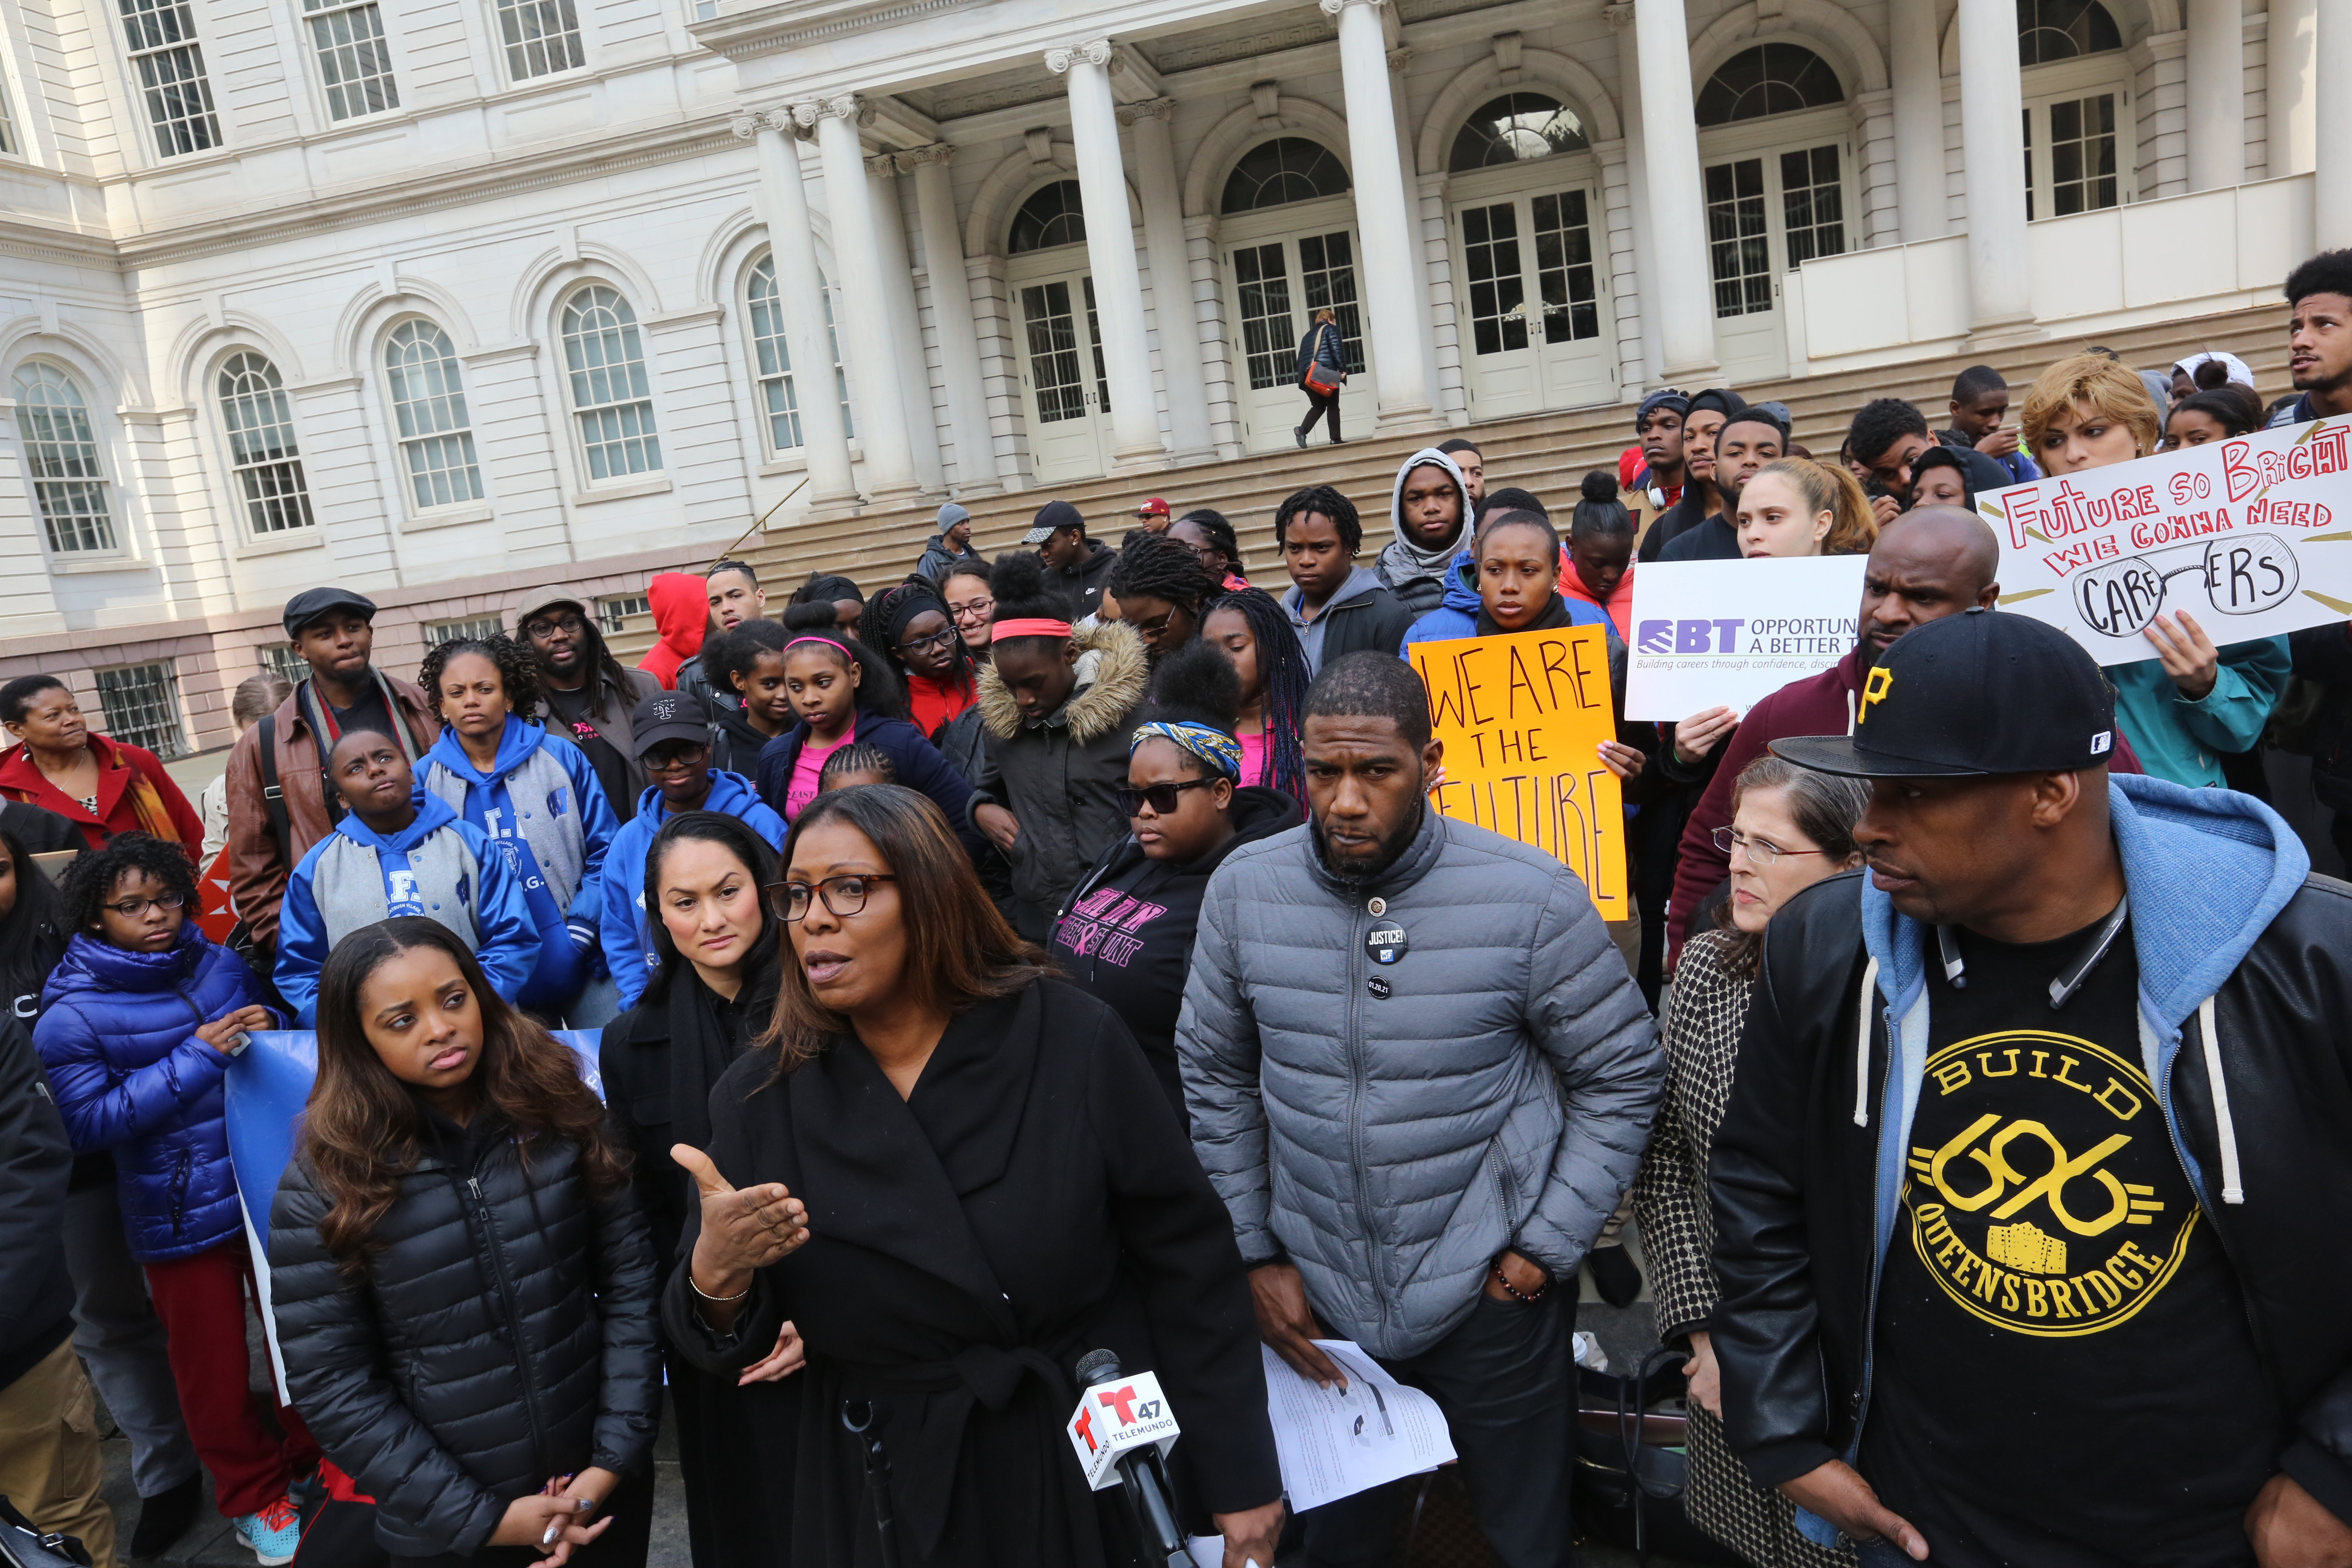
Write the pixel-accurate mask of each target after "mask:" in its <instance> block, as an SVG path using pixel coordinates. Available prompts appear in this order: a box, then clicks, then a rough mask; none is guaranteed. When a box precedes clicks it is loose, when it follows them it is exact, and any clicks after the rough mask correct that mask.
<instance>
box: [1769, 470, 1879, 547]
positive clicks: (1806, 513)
mask: <svg viewBox="0 0 2352 1568" xmlns="http://www.w3.org/2000/svg"><path fill="white" fill-rule="evenodd" d="M1738 521H1739V553H1740V554H1741V555H1742V556H1743V557H1744V558H1746V559H1748V560H1750V561H1753V560H1756V559H1758V558H1759V557H1760V556H1768V555H1776V556H1788V555H1867V554H1868V553H1869V552H1870V546H1871V544H1872V542H1874V541H1875V540H1876V539H1877V538H1878V522H1877V520H1876V519H1875V518H1874V517H1873V516H1872V515H1871V510H1870V502H1869V501H1868V500H1865V499H1864V496H1863V493H1862V486H1861V485H1860V484H1858V483H1856V482H1855V480H1854V477H1853V475H1852V474H1850V473H1848V472H1847V471H1846V470H1845V469H1843V468H1839V467H1836V466H1834V465H1832V464H1829V463H1817V462H1815V461H1813V459H1812V458H1780V459H1779V460H1777V461H1775V462H1770V463H1767V464H1765V465H1764V466H1763V467H1762V468H1759V469H1757V470H1756V477H1755V478H1753V479H1749V480H1748V482H1747V483H1746V484H1744V485H1742V486H1740V487H1739V516H1738Z"/></svg>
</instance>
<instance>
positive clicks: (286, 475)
mask: <svg viewBox="0 0 2352 1568" xmlns="http://www.w3.org/2000/svg"><path fill="white" fill-rule="evenodd" d="M232 376H236V377H246V376H252V377H255V378H257V379H258V380H259V381H260V383H261V384H260V385H259V386H258V387H249V386H240V387H238V388H236V389H235V390H232V389H231V388H230V386H229V385H228V382H229V381H230V379H231V377H232ZM208 388H209V390H210V391H211V393H212V398H213V408H214V411H215V414H216V415H217V416H218V417H219V419H220V423H221V440H222V453H223V456H224V457H226V459H227V466H228V475H229V501H230V505H231V507H232V508H233V509H234V510H235V512H236V518H237V527H238V528H239V530H240V531H242V532H243V534H244V536H245V538H246V540H247V542H249V543H264V542H271V541H275V540H280V539H292V538H303V537H309V536H311V535H310V531H311V530H313V529H315V528H317V527H318V521H319V520H318V517H317V514H316V513H315V512H313V511H312V510H311V504H310V471H309V469H308V468H305V467H304V465H303V461H302V439H301V432H300V430H299V429H298V428H297V427H296V426H295V423H294V399H293V397H292V395H289V393H288V392H287V390H286V380H285V377H284V376H283V375H281V374H279V372H278V364H277V362H276V361H274V360H272V359H271V358H270V357H269V356H268V354H266V353H263V352H262V351H261V350H259V349H257V348H239V349H236V350H233V351H231V352H230V353H226V354H224V355H223V356H221V359H220V362H219V363H217V364H215V366H214V367H213V372H212V375H211V378H210V381H209V383H208ZM264 400H267V403H268V406H263V401H264ZM232 401H235V402H236V405H238V409H239V412H236V413H232V412H231V407H230V405H231V403H232ZM262 420H266V421H267V422H268V425H269V426H275V427H276V429H277V430H278V432H280V433H281V436H280V439H281V440H282V442H283V445H282V446H280V447H275V448H267V447H266V448H263V449H262V451H261V453H260V455H259V456H257V457H251V458H248V457H247V456H245V455H244V453H243V451H242V449H241V447H242V441H241V438H242V437H245V436H246V435H247V434H248V433H253V432H259V431H261V430H262V429H263V428H264V426H263V424H262V423H260V422H259V421H262ZM272 470H276V472H275V473H274V474H273V472H272ZM289 480H290V483H289ZM272 486H276V487H278V489H276V490H275V492H274V493H272V490H271V487H272ZM273 513H275V514H278V518H279V521H276V522H274V523H273V522H270V521H268V517H269V515H270V514H273ZM289 514H290V519H289Z"/></svg>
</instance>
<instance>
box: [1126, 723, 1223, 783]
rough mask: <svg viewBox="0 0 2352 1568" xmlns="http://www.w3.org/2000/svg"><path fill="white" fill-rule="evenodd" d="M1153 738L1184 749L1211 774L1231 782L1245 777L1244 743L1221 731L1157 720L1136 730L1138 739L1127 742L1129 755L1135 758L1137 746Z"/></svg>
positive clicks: (1203, 725) (1139, 726)
mask: <svg viewBox="0 0 2352 1568" xmlns="http://www.w3.org/2000/svg"><path fill="white" fill-rule="evenodd" d="M1154 737H1157V738H1158V739H1160V740H1162V741H1171V742H1175V743H1176V744H1177V745H1179V746H1181V747H1183V748H1184V749H1185V750H1186V751H1188V752H1192V754H1193V755H1194V756H1196V757H1198V758H1200V759H1201V760H1202V762H1204V763H1208V764H1209V771H1210V772H1212V773H1218V774H1221V775H1223V777H1225V778H1229V779H1238V778H1240V777H1241V776H1242V747H1241V742H1238V741H1236V740H1234V738H1233V737H1232V736H1231V735H1228V734H1226V733H1225V732H1224V731H1222V730H1212V729H1211V728H1209V726H1207V725H1206V724H1191V723H1179V724H1166V723H1161V722H1160V721H1157V720H1154V721H1152V722H1150V723H1149V724H1138V725H1137V726H1136V727H1135V738H1134V739H1133V740H1131V741H1129V742H1128V743H1127V753H1128V755H1129V756H1133V755H1134V754H1135V748H1136V747H1138V746H1139V745H1141V744H1143V742H1146V741H1149V740H1151V739H1153V738H1154Z"/></svg>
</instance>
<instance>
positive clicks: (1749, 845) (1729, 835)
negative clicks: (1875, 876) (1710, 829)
mask: <svg viewBox="0 0 2352 1568" xmlns="http://www.w3.org/2000/svg"><path fill="white" fill-rule="evenodd" d="M1712 837H1714V839H1715V847H1717V849H1720V850H1722V851H1723V852H1724V853H1725V854H1726V855H1728V854H1730V853H1731V852H1732V851H1734V850H1735V849H1744V850H1746V851H1747V852H1748V864H1749V865H1751V866H1759V867H1762V866H1769V865H1772V864H1774V863H1776V862H1777V861H1779V859H1780V857H1781V856H1783V855H1826V854H1828V853H1829V851H1828V850H1826V849H1783V848H1781V847H1780V846H1779V845H1778V844H1775V843H1773V842H1772V841H1771V840H1770V839H1769V838H1759V837H1755V836H1754V835H1752V834H1746V833H1742V832H1740V831H1739V830H1738V828H1736V827H1718V828H1717V829H1716V830H1715V832H1714V834H1713V835H1712Z"/></svg>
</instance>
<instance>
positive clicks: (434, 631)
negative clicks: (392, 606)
mask: <svg viewBox="0 0 2352 1568" xmlns="http://www.w3.org/2000/svg"><path fill="white" fill-rule="evenodd" d="M506 629H507V623H506V617H505V616H501V615H499V613H498V612H497V611H496V610H492V611H490V612H488V614H486V615H479V616H452V617H451V618H449V619H448V620H446V621H427V622H425V647H428V648H431V647H439V646H440V645H441V644H443V643H445V642H449V641H452V640H463V641H466V642H488V640H489V639H490V638H492V637H502V636H504V635H505V633H506Z"/></svg>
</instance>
